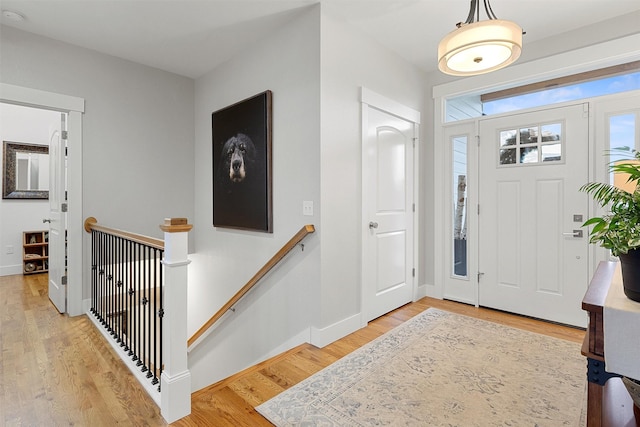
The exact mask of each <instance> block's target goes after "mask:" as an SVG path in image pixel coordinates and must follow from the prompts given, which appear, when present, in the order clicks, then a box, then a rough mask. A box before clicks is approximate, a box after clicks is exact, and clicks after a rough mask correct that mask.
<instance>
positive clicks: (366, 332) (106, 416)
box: [0, 274, 586, 427]
mask: <svg viewBox="0 0 640 427" xmlns="http://www.w3.org/2000/svg"><path fill="white" fill-rule="evenodd" d="M429 307H436V308H441V309H444V310H448V311H452V312H456V313H460V314H465V315H468V316H473V317H477V318H481V319H485V320H489V321H493V322H497V323H502V324H506V325H510V326H513V327H517V328H522V329H526V330H529V331H533V332H538V333H542V334H546V335H551V336H555V337H558V338H563V339H567V340H570V341H573V342H577V343H581V342H582V338H583V337H584V331H582V330H579V329H574V328H568V327H564V326H560V325H555V324H550V323H547V322H541V321H538V320H534V319H529V318H525V317H521V316H514V315H510V314H506V313H503V312H499V311H494V310H487V309H481V308H475V307H472V306H468V305H464V304H458V303H454V302H450V301H440V300H435V299H431V298H423V299H421V300H420V301H418V302H415V303H411V304H408V305H406V306H403V307H401V308H399V309H397V310H395V311H393V312H391V313H389V314H387V315H385V316H382V317H380V318H378V319H376V320H374V321H372V322H370V323H369V326H367V327H366V328H363V329H361V330H359V331H356V332H354V333H353V334H351V335H348V336H347V337H345V338H343V339H341V340H339V341H336V342H335V343H332V344H330V345H328V346H326V347H324V348H322V349H319V348H316V347H314V346H312V345H308V344H305V345H301V346H299V347H297V348H295V349H293V350H291V351H289V352H287V353H284V354H282V355H280V356H277V357H275V358H273V359H271V360H268V361H266V362H264V363H261V364H260V365H257V366H253V367H251V368H249V369H247V370H245V371H243V372H240V373H238V374H236V375H234V376H233V377H230V378H228V379H226V380H223V381H221V382H220V383H218V384H214V385H212V386H210V387H207V388H205V389H203V390H200V391H197V392H196V393H194V394H193V395H192V414H191V415H190V416H188V417H185V418H183V419H181V420H179V421H177V422H175V423H173V424H172V425H175V426H233V427H238V426H252V427H253V426H270V425H271V424H270V423H269V422H268V421H266V420H265V419H264V418H263V417H262V416H261V415H260V414H258V413H257V412H256V411H255V409H254V407H255V406H257V405H259V404H261V403H262V402H264V401H266V400H268V399H270V398H271V397H273V396H275V395H276V394H278V393H280V392H281V391H283V390H285V389H287V388H289V387H291V386H293V385H294V384H296V383H298V382H300V381H302V380H303V379H305V378H307V377H309V376H311V375H312V374H313V373H315V372H317V371H319V370H320V369H322V368H324V367H325V366H327V365H329V364H330V363H332V362H334V361H336V360H338V359H340V358H341V357H343V356H344V355H346V354H348V353H350V352H352V351H353V350H355V349H357V348H359V347H361V346H362V345H364V344H366V343H367V342H369V341H371V340H372V339H374V338H376V337H378V336H380V335H382V334H383V333H385V332H386V331H388V330H389V329H391V328H393V327H395V326H397V325H399V324H401V323H402V322H404V321H406V320H407V319H409V318H411V317H413V316H415V315H416V314H418V313H420V312H422V311H424V310H426V309H427V308H429ZM0 349H1V351H2V358H1V360H0V426H2V425H6V426H62V425H65V426H69V425H75V426H92V427H93V426H112V425H117V424H119V425H125V426H126V425H135V426H145V425H146V426H166V423H165V422H164V420H163V419H162V417H161V416H160V411H159V409H158V408H157V406H156V405H155V404H154V403H153V401H152V400H151V399H150V398H149V397H148V396H147V394H146V392H145V391H144V390H143V389H142V388H141V387H140V386H139V385H138V384H137V383H136V380H135V379H134V378H133V377H132V375H131V374H130V373H129V371H128V368H127V367H126V366H125V365H124V364H123V363H122V362H121V361H120V360H119V359H118V358H117V356H116V354H115V353H114V352H113V350H112V349H111V347H110V345H109V344H108V343H107V342H106V341H105V340H104V338H103V337H102V335H101V334H100V333H99V332H97V331H96V330H95V328H94V326H93V324H92V323H91V322H90V321H89V319H87V317H86V316H78V317H73V318H70V317H68V316H65V315H60V314H58V313H57V311H56V310H55V308H54V307H53V305H52V304H51V303H50V301H49V300H48V298H47V275H46V274H37V275H32V276H5V277H0ZM585 363H586V362H585ZM585 366H586V365H585Z"/></svg>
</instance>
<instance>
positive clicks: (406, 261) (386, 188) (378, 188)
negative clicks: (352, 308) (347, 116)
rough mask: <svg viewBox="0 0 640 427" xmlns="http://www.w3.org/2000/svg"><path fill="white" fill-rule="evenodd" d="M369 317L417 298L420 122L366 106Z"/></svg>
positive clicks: (365, 292) (366, 294)
mask: <svg viewBox="0 0 640 427" xmlns="http://www.w3.org/2000/svg"><path fill="white" fill-rule="evenodd" d="M363 121H364V124H363V132H364V135H363V165H362V176H363V182H362V192H363V222H364V224H363V261H362V264H363V265H362V276H363V315H364V320H365V321H367V322H368V321H369V320H372V319H374V318H376V317H379V316H380V315H382V314H384V313H387V312H389V311H391V310H393V309H395V308H397V307H399V306H401V305H403V304H406V303H407V302H410V301H411V300H412V298H413V279H414V278H413V275H414V270H413V267H414V264H413V238H414V236H413V233H414V231H413V228H414V227H413V220H414V218H413V217H414V214H413V174H414V138H416V133H417V124H416V123H415V122H412V121H411V120H408V119H403V118H401V117H398V116H396V115H394V114H391V113H389V112H386V111H382V110H380V109H378V108H374V107H372V106H371V105H367V104H363Z"/></svg>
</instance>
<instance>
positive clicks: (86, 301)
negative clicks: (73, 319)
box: [82, 298, 91, 313]
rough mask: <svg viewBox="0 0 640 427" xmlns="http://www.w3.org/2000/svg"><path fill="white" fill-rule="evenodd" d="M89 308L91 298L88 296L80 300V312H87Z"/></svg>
mask: <svg viewBox="0 0 640 427" xmlns="http://www.w3.org/2000/svg"><path fill="white" fill-rule="evenodd" d="M89 310H91V299H90V298H87V299H83V300H82V312H83V313H88V312H89Z"/></svg>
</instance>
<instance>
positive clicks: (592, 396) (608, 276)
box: [582, 262, 640, 427]
mask: <svg viewBox="0 0 640 427" xmlns="http://www.w3.org/2000/svg"><path fill="white" fill-rule="evenodd" d="M617 264H618V263H616V262H601V263H600V264H599V265H598V268H597V270H596V273H595V274H594V275H593V278H592V279H591V283H590V284H589V288H588V289H587V293H586V294H585V296H584V298H583V300H582V309H583V310H586V311H587V313H588V314H589V326H588V327H587V333H586V334H585V337H584V341H583V343H582V354H583V355H584V356H586V357H587V379H588V386H587V387H588V388H587V393H588V397H587V426H588V427H633V426H640V414H637V415H634V412H638V410H637V408H635V407H634V404H633V401H632V400H631V396H629V393H628V392H627V389H626V388H625V387H624V384H622V381H621V380H620V378H619V375H617V374H615V373H610V372H607V371H605V369H604V366H605V364H604V362H605V355H604V313H603V308H604V301H605V298H606V297H607V292H609V286H610V285H611V282H612V280H613V278H614V275H615V274H616V269H617V268H619V267H618V265H617ZM636 420H638V421H636Z"/></svg>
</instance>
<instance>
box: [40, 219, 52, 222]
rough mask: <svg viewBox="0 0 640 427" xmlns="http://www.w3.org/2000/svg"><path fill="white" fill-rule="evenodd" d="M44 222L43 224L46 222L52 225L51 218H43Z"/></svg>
mask: <svg viewBox="0 0 640 427" xmlns="http://www.w3.org/2000/svg"><path fill="white" fill-rule="evenodd" d="M42 222H43V223H45V222H48V223H51V220H50V219H49V218H43V219H42Z"/></svg>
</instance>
